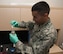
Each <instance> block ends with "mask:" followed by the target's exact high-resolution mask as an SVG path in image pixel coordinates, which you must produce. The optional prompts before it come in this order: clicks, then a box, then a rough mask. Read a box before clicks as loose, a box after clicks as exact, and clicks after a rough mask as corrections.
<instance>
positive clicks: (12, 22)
mask: <svg viewBox="0 0 63 54" xmlns="http://www.w3.org/2000/svg"><path fill="white" fill-rule="evenodd" d="M10 24H11V25H12V26H13V27H19V22H17V21H15V20H12V21H11V22H10Z"/></svg>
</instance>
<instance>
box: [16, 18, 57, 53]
mask: <svg viewBox="0 0 63 54" xmlns="http://www.w3.org/2000/svg"><path fill="white" fill-rule="evenodd" d="M22 25H23V26H22ZM20 26H22V27H27V28H28V29H29V33H30V41H29V43H28V45H26V44H23V43H22V42H21V41H19V42H17V43H16V48H17V49H18V50H19V51H20V52H21V53H22V54H24V53H25V52H26V53H28V54H49V49H50V48H51V47H52V46H53V45H54V43H55V42H56V39H57V31H56V29H55V28H54V26H53V25H52V23H51V22H50V18H49V19H48V21H47V22H46V23H44V24H42V25H37V24H35V23H32V22H27V23H25V22H22V23H21V25H20Z"/></svg>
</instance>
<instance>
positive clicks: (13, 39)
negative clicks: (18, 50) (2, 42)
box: [9, 33, 19, 44]
mask: <svg viewBox="0 0 63 54" xmlns="http://www.w3.org/2000/svg"><path fill="white" fill-rule="evenodd" d="M9 36H10V37H9V38H10V41H11V42H12V43H14V44H16V43H17V42H18V41H19V39H18V37H17V34H16V33H14V34H13V33H10V34H9Z"/></svg>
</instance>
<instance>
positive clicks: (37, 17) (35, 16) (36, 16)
mask: <svg viewBox="0 0 63 54" xmlns="http://www.w3.org/2000/svg"><path fill="white" fill-rule="evenodd" d="M32 16H33V21H35V23H37V24H39V25H40V24H43V23H45V21H46V16H45V15H44V14H42V15H41V14H39V13H38V12H37V11H33V12H32Z"/></svg>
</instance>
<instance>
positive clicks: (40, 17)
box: [31, 1, 50, 24]
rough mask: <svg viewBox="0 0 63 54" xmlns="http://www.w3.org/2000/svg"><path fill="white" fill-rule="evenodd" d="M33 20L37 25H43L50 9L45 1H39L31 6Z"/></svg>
mask: <svg viewBox="0 0 63 54" xmlns="http://www.w3.org/2000/svg"><path fill="white" fill-rule="evenodd" d="M31 11H32V15H33V20H34V21H35V22H36V23H37V24H43V23H45V22H46V21H47V20H48V15H49V12H50V7H49V5H48V4H47V3H46V2H45V1H40V2H38V3H36V4H34V5H33V6H32V9H31Z"/></svg>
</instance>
